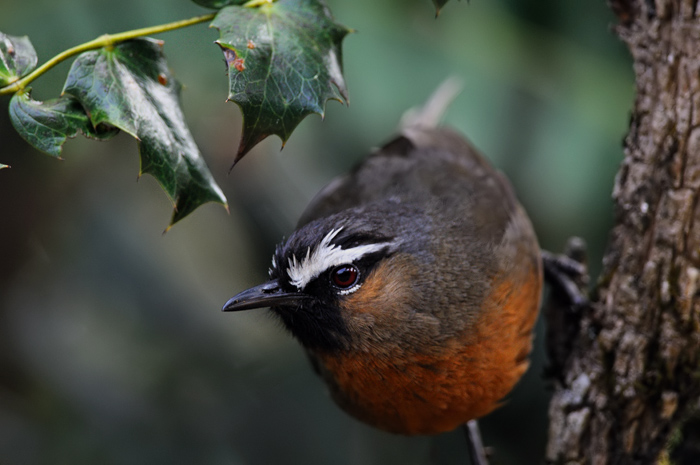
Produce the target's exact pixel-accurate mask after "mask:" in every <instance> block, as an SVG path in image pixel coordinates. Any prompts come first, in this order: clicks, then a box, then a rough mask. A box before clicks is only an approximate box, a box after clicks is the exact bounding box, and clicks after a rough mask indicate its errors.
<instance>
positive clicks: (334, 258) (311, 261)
mask: <svg viewBox="0 0 700 465" xmlns="http://www.w3.org/2000/svg"><path fill="white" fill-rule="evenodd" d="M342 229H343V228H340V229H334V230H332V231H331V232H329V233H328V234H326V237H324V238H323V240H322V241H321V243H320V244H318V246H317V247H315V248H314V251H313V252H311V249H310V248H309V249H307V250H306V256H305V257H304V258H303V259H301V260H297V257H296V255H292V258H290V259H288V264H289V267H288V268H287V274H288V275H289V283H290V284H291V285H293V286H294V287H296V288H297V289H299V290H302V289H304V288H305V287H306V285H307V284H309V283H310V282H311V281H312V280H313V279H315V278H316V277H317V276H319V275H320V274H321V273H323V272H324V271H326V270H327V269H329V268H331V267H333V266H337V265H342V264H344V263H352V262H354V261H355V260H357V259H359V258H362V257H364V256H365V255H367V254H370V253H373V252H378V251H379V250H382V249H383V248H385V247H387V246H389V245H391V242H382V243H380V244H365V245H359V246H357V247H352V248H349V249H341V248H340V247H338V246H337V245H335V244H331V241H332V240H333V238H334V237H335V236H337V235H338V233H339V232H340V231H341V230H342Z"/></svg>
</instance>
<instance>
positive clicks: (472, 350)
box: [316, 270, 542, 435]
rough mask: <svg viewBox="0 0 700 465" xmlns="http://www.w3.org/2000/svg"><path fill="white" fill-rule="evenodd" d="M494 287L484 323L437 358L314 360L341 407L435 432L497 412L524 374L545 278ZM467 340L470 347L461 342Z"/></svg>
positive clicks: (387, 426) (380, 423)
mask: <svg viewBox="0 0 700 465" xmlns="http://www.w3.org/2000/svg"><path fill="white" fill-rule="evenodd" d="M530 271H531V272H532V273H531V274H530V276H529V279H525V280H520V279H518V280H517V285H515V284H514V282H513V281H512V280H501V281H500V282H498V281H497V282H496V283H494V284H495V285H494V288H493V291H492V293H491V295H490V297H489V298H487V299H486V301H487V302H491V306H490V308H488V309H486V311H484V312H482V315H483V316H482V317H481V319H480V320H479V321H478V322H477V323H476V324H475V325H474V326H473V327H472V328H470V329H469V330H468V334H464V335H463V337H457V338H454V339H453V340H451V341H450V343H449V344H447V345H446V346H444V347H441V349H440V350H439V351H437V353H436V354H430V355H428V354H420V353H415V352H411V350H410V348H401V349H400V350H399V351H397V352H396V353H391V354H388V355H384V356H381V357H379V356H375V355H373V354H372V353H370V352H367V353H364V352H363V353H357V352H354V353H345V354H344V355H341V356H339V355H338V354H337V353H335V354H332V355H331V354H316V355H317V357H318V359H319V361H320V362H321V365H322V367H321V370H322V375H323V376H324V378H325V379H326V381H327V383H328V384H329V386H330V388H331V392H332V394H333V397H334V399H335V400H336V402H337V403H338V404H339V405H340V406H341V407H342V408H343V409H345V410H346V411H347V412H348V413H350V414H352V415H354V416H356V417H357V418H359V419H360V420H362V421H365V422H366V423H369V424H371V425H374V426H376V427H378V428H381V429H384V430H387V431H391V432H395V433H402V434H409V435H412V434H437V433H441V432H445V431H451V430H453V429H455V428H457V427H458V426H460V425H461V424H463V423H465V422H467V421H469V420H471V419H474V418H479V417H482V416H484V415H486V414H488V413H489V412H491V411H492V410H493V409H495V408H496V407H498V406H499V403H500V401H501V400H502V399H503V397H504V396H505V395H506V394H508V392H509V391H510V390H511V389H512V388H513V386H514V385H515V383H516V382H517V381H518V380H519V379H520V377H521V376H522V375H523V373H524V372H525V371H526V370H527V366H528V360H527V356H528V354H529V352H530V349H531V346H532V327H533V325H534V323H535V320H536V318H537V312H538V309H539V303H540V292H541V287H542V278H541V274H540V273H539V270H537V271H536V272H535V270H530ZM462 340H468V341H470V343H469V344H464V343H463V342H462Z"/></svg>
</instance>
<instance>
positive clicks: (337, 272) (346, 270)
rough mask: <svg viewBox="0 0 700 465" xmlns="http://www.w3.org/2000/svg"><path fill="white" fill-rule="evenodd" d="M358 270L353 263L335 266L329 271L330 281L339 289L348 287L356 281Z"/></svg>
mask: <svg viewBox="0 0 700 465" xmlns="http://www.w3.org/2000/svg"><path fill="white" fill-rule="evenodd" d="M359 277H360V271H359V270H358V269H357V267H356V266H355V265H340V266H336V267H335V268H334V269H333V271H331V281H332V282H333V284H334V285H335V286H336V287H338V288H340V289H348V288H350V287H352V286H354V285H355V284H356V283H357V280H358V278H359Z"/></svg>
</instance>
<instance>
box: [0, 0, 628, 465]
mask: <svg viewBox="0 0 700 465" xmlns="http://www.w3.org/2000/svg"><path fill="white" fill-rule="evenodd" d="M328 3H329V5H330V7H331V9H332V10H333V12H334V14H335V17H336V19H337V20H338V21H339V22H341V23H343V24H345V25H347V26H350V27H352V28H355V29H356V30H357V31H358V32H357V33H356V34H353V35H351V36H349V37H348V38H347V39H346V40H345V47H344V64H345V74H346V77H347V83H348V86H349V90H350V100H351V105H350V106H349V107H347V108H346V107H343V106H341V105H339V104H337V103H336V102H329V104H328V107H327V113H326V119H325V121H321V119H320V118H318V117H317V116H311V117H309V118H307V119H306V120H305V121H304V122H303V123H302V124H301V125H300V126H299V128H298V130H297V131H296V132H295V133H294V134H293V135H292V137H291V139H290V141H289V142H288V143H287V145H286V147H285V149H284V150H283V151H282V152H280V141H279V140H278V139H276V138H270V139H268V140H266V141H265V142H264V143H262V144H260V145H259V146H258V147H257V148H256V149H254V150H253V152H252V153H251V154H250V155H249V156H248V157H246V158H245V159H244V160H243V161H242V162H241V163H240V164H239V165H237V166H236V168H235V170H233V172H232V173H231V174H230V175H227V171H228V168H229V166H230V164H231V163H232V161H233V156H234V150H235V148H236V147H237V145H238V137H239V126H240V116H239V111H238V109H237V107H236V106H235V105H233V104H226V103H224V100H225V97H226V89H227V80H226V76H225V67H224V64H223V60H222V56H220V52H219V50H218V48H217V47H216V46H215V45H214V44H213V43H212V42H213V41H214V40H215V39H216V38H217V34H216V32H215V31H214V30H207V28H206V26H204V25H200V26H195V27H192V28H190V29H187V30H182V31H176V32H170V33H167V34H163V35H161V36H159V38H162V39H164V40H165V41H166V45H165V53H166V55H167V57H168V59H169V63H170V66H171V68H172V69H173V71H174V72H175V74H176V76H177V77H178V78H179V79H180V80H181V81H182V82H183V83H184V85H185V89H184V92H183V95H182V97H183V106H184V111H185V114H186V117H187V119H188V122H189V124H190V127H191V129H192V132H193V134H194V137H195V139H196V140H197V141H198V143H199V144H200V148H201V150H202V152H203V154H204V157H205V158H206V161H207V163H208V164H209V167H210V168H211V171H212V173H213V175H214V177H215V178H216V179H217V181H218V182H219V184H220V185H221V187H222V188H223V190H224V191H225V193H226V195H227V197H228V199H229V202H230V210H231V212H230V214H227V213H226V211H225V210H224V209H223V208H221V207H220V206H217V205H214V204H208V205H205V206H204V207H203V208H200V209H199V210H197V211H196V212H195V213H193V214H192V215H191V216H190V217H188V218H186V219H185V220H184V221H182V222H181V223H179V224H177V225H176V226H175V227H174V228H173V229H172V230H170V231H169V232H168V233H167V234H165V235H162V234H161V232H162V231H163V230H164V229H165V227H166V226H167V223H168V220H169V218H170V213H171V205H170V203H169V201H168V200H167V198H166V196H165V194H164V193H163V192H161V190H160V188H159V187H158V185H157V184H156V182H155V180H154V179H153V178H151V177H149V176H144V177H143V178H141V179H138V180H137V173H138V167H139V159H138V155H137V150H136V143H135V142H134V140H133V139H131V138H129V137H128V136H125V135H120V136H118V137H117V138H116V139H114V140H112V141H110V142H106V143H99V142H94V141H88V140H85V139H82V138H78V139H75V140H71V141H69V142H68V143H67V144H66V147H65V150H64V158H65V160H64V161H57V160H54V159H51V158H50V157H48V156H45V155H42V154H40V153H38V152H36V151H35V150H33V149H32V148H30V147H29V146H28V145H27V144H26V143H24V142H23V141H22V140H21V139H20V138H19V137H18V136H17V135H16V133H15V132H14V130H13V129H12V127H11V125H10V123H9V120H8V116H7V111H6V110H5V108H7V104H8V102H9V97H2V98H0V106H2V107H3V109H2V111H0V162H2V163H6V164H9V165H12V168H11V169H9V170H3V171H0V463H2V464H8V465H14V464H56V465H59V464H97V463H99V464H180V463H182V464H192V463H204V464H331V463H332V464H363V465H365V464H458V463H466V461H467V458H466V457H467V456H466V446H465V443H464V439H463V437H462V434H461V432H459V431H458V432H455V433H450V434H445V435H442V436H439V437H435V438H423V437H419V438H406V437H400V436H394V435H390V434H386V433H383V432H379V431H376V430H374V429H372V428H369V427H367V426H364V425H362V424H360V423H359V422H357V421H355V420H353V419H351V418H349V417H348V416H346V415H345V414H344V413H342V412H341V411H340V410H339V409H338V408H337V407H336V406H335V405H334V404H333V403H332V401H331V400H330V398H329V396H328V395H327V393H326V390H325V387H324V386H323V385H322V383H321V381H320V380H318V379H316V377H315V376H314V374H313V373H312V370H311V369H310V367H309V366H308V363H307V360H306V358H305V355H304V353H303V351H302V349H301V348H300V347H299V346H298V345H297V344H296V342H295V341H294V340H292V338H291V337H290V336H289V335H288V334H286V333H285V332H284V331H283V330H282V329H281V327H280V325H279V324H278V323H277V322H276V321H275V320H273V319H272V318H270V317H269V315H268V314H267V313H266V312H264V311H260V312H250V313H239V314H223V313H221V312H220V311H219V309H220V308H221V306H222V304H223V303H224V302H225V301H226V300H227V299H228V298H229V297H231V296H232V295H233V294H234V293H236V292H238V291H240V290H242V289H244V288H246V287H247V286H250V285H253V284H257V283H259V282H262V280H264V279H265V277H266V272H267V267H268V264H269V260H270V257H271V254H272V251H273V248H274V245H275V243H277V242H278V241H279V240H280V239H281V238H282V237H283V236H284V235H288V234H289V233H290V232H291V231H292V230H293V226H294V224H295V221H296V219H297V217H298V215H299V214H300V212H301V210H302V209H303V208H304V206H305V205H306V203H307V202H308V201H309V199H310V198H311V197H312V196H313V194H314V193H315V192H316V191H317V190H318V189H319V188H320V187H321V186H323V185H324V184H325V183H327V182H328V181H329V180H330V179H331V178H332V177H334V176H336V175H338V174H339V173H343V172H345V171H347V170H348V169H349V168H350V167H351V166H353V165H354V164H355V163H357V162H358V161H359V160H361V159H362V157H363V156H364V155H365V154H366V153H367V152H368V150H369V149H370V148H371V147H373V146H376V145H378V144H380V143H381V142H382V141H385V140H387V139H388V138H389V137H390V135H391V134H392V133H393V131H394V130H395V128H396V125H397V122H398V121H399V118H400V117H401V114H402V113H403V112H404V110H406V109H407V108H409V107H411V106H414V105H417V104H420V103H421V102H423V101H424V99H425V98H426V97H427V96H428V95H429V94H430V92H431V91H432V90H433V89H434V88H435V87H436V86H437V85H438V84H439V83H440V82H441V81H442V80H443V79H445V77H446V76H448V75H457V76H459V77H461V78H462V79H463V80H464V90H463V92H462V94H461V95H460V96H459V97H458V99H457V101H456V102H455V103H454V105H453V106H452V107H451V109H450V111H449V113H448V115H447V117H446V120H447V123H448V124H450V125H452V126H454V127H456V128H457V129H459V130H460V131H462V132H464V133H465V134H466V135H468V137H469V138H471V139H472V141H473V142H474V143H475V144H476V145H477V146H478V147H479V148H480V149H481V150H482V151H483V152H484V153H485V154H486V156H487V157H488V158H490V159H491V160H492V161H493V163H494V164H495V165H496V166H498V167H499V168H501V169H502V170H503V171H505V172H506V173H507V174H508V175H509V176H510V178H511V180H512V181H513V184H514V185H515V188H516V190H517V192H518V193H519V196H520V198H521V200H522V203H523V204H524V205H525V207H526V209H527V210H528V211H529V213H530V215H531V217H532V220H533V222H534V224H535V228H536V230H537V232H538V234H539V237H540V241H541V244H542V246H543V247H544V248H547V249H550V250H554V251H558V250H561V248H562V247H563V245H564V242H565V240H566V238H567V237H569V236H571V235H580V236H582V237H584V238H585V239H586V240H587V241H588V242H589V245H590V254H591V260H592V262H593V264H594V269H596V265H595V264H596V263H599V262H600V256H601V254H602V250H603V248H604V245H605V240H606V236H607V231H608V230H609V227H610V225H611V221H612V208H611V201H610V192H611V187H612V182H613V178H614V174H615V171H616V169H617V166H618V164H619V162H620V160H621V154H622V148H621V141H622V138H623V136H624V133H625V131H626V127H627V120H628V113H629V109H630V108H631V105H632V100H633V90H634V89H633V74H632V67H631V59H630V58H629V56H628V54H627V52H626V49H625V48H624V46H623V45H622V44H621V43H620V42H619V40H618V39H617V38H616V37H615V36H614V34H613V33H612V32H611V25H612V24H614V18H613V16H612V14H611V13H610V12H609V11H608V9H607V7H606V5H605V2H603V1H602V0H600V1H597V2H580V1H575V0H472V1H471V2H457V1H454V0H453V1H452V2H449V3H448V4H447V6H446V7H445V8H444V10H443V12H442V14H441V15H440V17H439V19H437V20H436V19H435V17H434V10H433V6H432V3H431V2H430V1H429V0H384V1H373V0H355V1H342V0H329V1H328ZM205 11H206V10H204V9H202V8H200V7H198V6H197V5H195V4H194V3H191V2H189V1H187V0H151V1H147V2H144V1H140V0H120V1H119V2H117V1H114V0H112V1H107V0H62V1H60V2H56V1H50V0H2V2H1V3H0V31H2V32H5V33H8V34H12V35H25V34H26V35H29V36H30V38H31V40H32V41H33V43H34V45H35V47H36V49H37V51H38V53H39V56H40V62H43V61H45V60H46V59H48V58H50V57H51V56H53V55H54V54H56V53H58V52H60V51H62V50H64V49H66V48H68V47H70V46H73V45H76V44H79V43H82V42H85V41H87V40H90V39H92V38H94V37H96V36H98V35H101V34H102V33H105V32H119V31H123V30H128V29H134V28H138V27H143V26H148V25H154V24H160V23H165V22H169V21H173V20H176V19H181V18H186V17H189V16H194V15H197V14H202V13H203V12H205ZM68 67H69V64H63V65H61V66H59V67H58V68H57V69H55V70H53V71H51V72H50V74H48V75H46V76H45V77H43V78H41V79H40V80H39V81H37V82H36V83H35V84H33V87H34V94H33V96H34V97H35V98H37V99H47V98H51V97H54V96H56V95H57V94H58V93H59V92H60V89H61V85H62V82H63V80H64V79H65V76H66V73H67V70H68ZM539 328H540V336H538V338H537V346H536V349H535V352H534V362H533V365H532V368H531V370H530V371H529V372H528V374H527V375H526V376H525V378H524V379H523V381H522V382H521V383H520V384H519V386H518V387H517V388H516V390H515V392H514V393H513V394H512V395H511V396H510V401H509V402H508V403H507V404H506V405H505V406H504V407H503V408H502V409H500V410H498V411H497V412H495V413H494V414H492V415H491V416H489V417H487V418H486V419H484V420H483V422H482V428H483V432H484V436H485V441H486V443H487V445H489V446H491V447H493V448H494V451H495V455H494V457H493V459H492V463H493V464H494V465H498V464H503V465H506V464H533V463H538V462H540V461H541V458H542V456H543V453H544V444H545V436H546V418H547V402H548V397H549V395H550V390H549V388H548V385H547V383H546V381H544V380H543V379H542V371H543V366H544V363H545V361H544V356H543V349H542V345H543V337H542V336H541V330H542V324H541V323H540V325H539Z"/></svg>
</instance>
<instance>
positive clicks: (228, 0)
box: [192, 0, 248, 10]
mask: <svg viewBox="0 0 700 465" xmlns="http://www.w3.org/2000/svg"><path fill="white" fill-rule="evenodd" d="M192 1H193V2H195V3H196V4H198V5H202V6H204V7H207V8H213V9H215V10H218V9H220V8H223V7H225V6H229V5H243V4H244V3H245V2H247V1H248V0H192Z"/></svg>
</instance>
